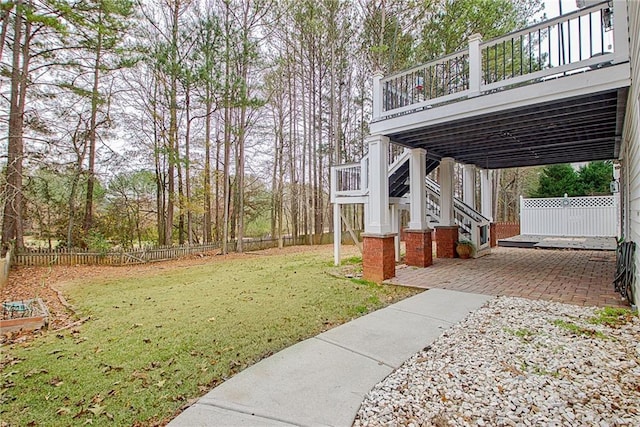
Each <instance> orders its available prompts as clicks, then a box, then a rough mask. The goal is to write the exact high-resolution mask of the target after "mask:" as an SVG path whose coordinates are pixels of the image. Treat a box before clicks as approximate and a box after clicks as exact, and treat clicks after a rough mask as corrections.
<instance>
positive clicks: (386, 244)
mask: <svg viewBox="0 0 640 427" xmlns="http://www.w3.org/2000/svg"><path fill="white" fill-rule="evenodd" d="M394 237H395V233H390V234H363V235H362V240H363V243H364V248H363V250H362V278H363V279H365V280H370V281H372V282H376V283H381V282H382V281H383V280H386V279H391V278H392V277H395V275H396V249H395V243H394Z"/></svg>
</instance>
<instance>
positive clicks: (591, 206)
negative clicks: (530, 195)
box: [520, 196, 618, 237]
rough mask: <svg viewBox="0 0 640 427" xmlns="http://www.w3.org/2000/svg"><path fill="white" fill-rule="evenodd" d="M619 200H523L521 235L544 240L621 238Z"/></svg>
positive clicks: (612, 198) (567, 198) (610, 198)
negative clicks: (545, 238)
mask: <svg viewBox="0 0 640 427" xmlns="http://www.w3.org/2000/svg"><path fill="white" fill-rule="evenodd" d="M617 200H618V197H617V196H590V197H566V196H565V197H554V198H545V199H525V198H523V197H520V233H521V234H534V235H535V234H537V235H544V236H589V237H609V236H614V237H615V236H617V235H618V201H617Z"/></svg>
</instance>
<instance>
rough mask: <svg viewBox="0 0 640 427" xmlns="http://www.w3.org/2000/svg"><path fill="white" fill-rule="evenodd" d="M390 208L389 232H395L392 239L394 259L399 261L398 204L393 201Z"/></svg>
mask: <svg viewBox="0 0 640 427" xmlns="http://www.w3.org/2000/svg"><path fill="white" fill-rule="evenodd" d="M390 209H391V232H392V233H394V234H395V237H394V239H393V246H394V249H395V251H394V252H395V260H396V262H399V261H400V205H399V204H397V203H394V204H392V205H391V206H390Z"/></svg>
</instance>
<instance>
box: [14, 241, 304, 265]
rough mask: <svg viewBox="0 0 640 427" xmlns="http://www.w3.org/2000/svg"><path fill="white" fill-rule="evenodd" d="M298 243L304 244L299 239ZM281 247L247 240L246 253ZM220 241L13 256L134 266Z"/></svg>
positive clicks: (34, 261) (22, 260) (216, 246)
mask: <svg viewBox="0 0 640 427" xmlns="http://www.w3.org/2000/svg"><path fill="white" fill-rule="evenodd" d="M299 241H304V240H303V239H300V238H299ZM293 243H294V242H293V238H292V237H284V238H283V244H284V245H285V246H291V245H293ZM277 246H278V239H247V240H245V241H244V250H245V251H256V250H261V249H268V248H274V247H277ZM220 247H221V243H220V242H214V243H209V244H198V245H182V246H157V247H147V248H142V249H135V250H127V251H109V252H87V251H82V250H79V249H64V248H63V249H56V250H49V249H25V250H22V251H20V252H16V253H15V254H14V255H13V259H12V265H16V266H18V265H19V266H50V265H113V266H122V265H132V264H144V263H148V262H155V261H166V260H170V259H175V258H181V257H185V256H189V255H197V254H204V253H207V252H212V251H219V250H220ZM228 249H229V251H232V252H233V251H235V250H236V242H235V241H232V242H229V244H228Z"/></svg>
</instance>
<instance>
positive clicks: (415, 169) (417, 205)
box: [409, 148, 429, 230]
mask: <svg viewBox="0 0 640 427" xmlns="http://www.w3.org/2000/svg"><path fill="white" fill-rule="evenodd" d="M426 179H427V152H426V150H424V149H422V148H414V149H412V150H411V157H409V191H410V193H409V203H410V204H411V211H410V215H411V217H410V221H409V229H410V230H426V229H427V228H429V226H428V225H427V195H426V189H425V180H426Z"/></svg>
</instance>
